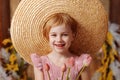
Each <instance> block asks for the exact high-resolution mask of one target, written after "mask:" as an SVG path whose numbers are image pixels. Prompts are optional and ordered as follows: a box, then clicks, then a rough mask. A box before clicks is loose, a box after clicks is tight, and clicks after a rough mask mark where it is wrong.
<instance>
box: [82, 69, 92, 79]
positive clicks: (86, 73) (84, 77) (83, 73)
mask: <svg viewBox="0 0 120 80" xmlns="http://www.w3.org/2000/svg"><path fill="white" fill-rule="evenodd" d="M81 80H91V79H90V74H89V70H88V68H86V69H85V70H84V71H83V72H82V74H81Z"/></svg>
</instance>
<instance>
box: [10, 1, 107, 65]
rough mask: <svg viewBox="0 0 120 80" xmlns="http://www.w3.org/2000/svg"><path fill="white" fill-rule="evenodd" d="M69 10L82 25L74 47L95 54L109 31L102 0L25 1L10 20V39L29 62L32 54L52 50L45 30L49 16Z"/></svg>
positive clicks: (76, 50)
mask: <svg viewBox="0 0 120 80" xmlns="http://www.w3.org/2000/svg"><path fill="white" fill-rule="evenodd" d="M55 13H67V14H69V15H70V16H71V17H73V18H74V19H75V20H76V21H77V22H78V23H79V24H80V27H78V32H77V38H76V39H75V42H74V43H73V44H72V49H73V50H74V52H77V53H95V52H97V51H98V50H99V49H100V47H101V46H102V44H103V42H104V40H105V37H106V33H107V26H108V24H107V14H106V12H105V10H104V7H103V6H102V4H101V3H100V1H99V0H22V1H21V2H20V4H19V5H18V7H17V9H16V11H15V14H14V16H13V19H12V23H11V38H12V41H13V45H14V47H15V49H16V50H17V52H18V53H19V54H20V55H21V56H22V57H23V58H24V59H25V60H26V61H27V62H29V63H31V59H30V54H31V53H37V54H39V55H46V54H48V53H49V52H50V51H51V49H50V47H49V44H48V41H47V40H46V39H45V38H44V37H43V34H42V30H43V25H44V24H45V22H46V20H47V18H48V17H49V16H50V15H52V14H55Z"/></svg>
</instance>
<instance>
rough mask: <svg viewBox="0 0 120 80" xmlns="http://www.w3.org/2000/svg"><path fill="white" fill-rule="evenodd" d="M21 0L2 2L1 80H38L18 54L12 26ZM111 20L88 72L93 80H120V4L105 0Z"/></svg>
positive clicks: (0, 9)
mask: <svg viewBox="0 0 120 80" xmlns="http://www.w3.org/2000/svg"><path fill="white" fill-rule="evenodd" d="M19 2H20V0H0V80H34V74H33V68H32V66H31V65H29V64H28V63H27V62H25V61H24V60H23V59H22V58H21V57H20V56H19V54H18V53H17V52H16V51H15V49H14V47H13V45H12V42H11V39H10V32H9V28H10V23H11V19H12V16H13V14H14V11H15V9H16V7H17V5H18V4H19ZM101 2H102V3H103V5H104V7H105V9H106V11H107V13H108V17H109V21H108V24H109V25H108V26H109V27H108V34H107V38H106V41H105V43H104V44H103V46H102V47H101V49H100V51H98V53H96V54H93V55H92V56H93V61H92V63H91V65H90V67H89V69H88V77H89V79H90V80H120V0H101Z"/></svg>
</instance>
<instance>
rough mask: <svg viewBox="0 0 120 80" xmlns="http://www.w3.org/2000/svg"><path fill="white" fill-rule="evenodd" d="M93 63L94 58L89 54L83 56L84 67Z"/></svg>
mask: <svg viewBox="0 0 120 80" xmlns="http://www.w3.org/2000/svg"><path fill="white" fill-rule="evenodd" d="M91 61H92V57H91V56H90V55H89V54H85V55H84V56H83V65H84V66H88V65H90V62H91Z"/></svg>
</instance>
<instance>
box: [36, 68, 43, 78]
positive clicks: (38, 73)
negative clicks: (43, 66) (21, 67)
mask: <svg viewBox="0 0 120 80" xmlns="http://www.w3.org/2000/svg"><path fill="white" fill-rule="evenodd" d="M34 75H35V80H44V76H43V72H42V71H41V70H39V69H38V68H36V67H34Z"/></svg>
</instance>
